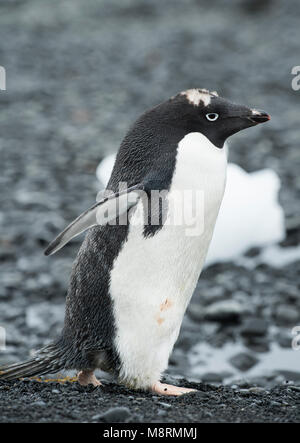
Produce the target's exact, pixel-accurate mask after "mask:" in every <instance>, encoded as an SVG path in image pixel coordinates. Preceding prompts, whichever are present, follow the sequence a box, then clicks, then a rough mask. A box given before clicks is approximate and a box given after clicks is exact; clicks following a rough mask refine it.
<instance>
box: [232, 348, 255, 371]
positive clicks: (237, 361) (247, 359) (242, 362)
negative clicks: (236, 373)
mask: <svg viewBox="0 0 300 443" xmlns="http://www.w3.org/2000/svg"><path fill="white" fill-rule="evenodd" d="M229 362H230V363H231V364H232V366H234V367H235V368H237V369H239V370H240V371H243V372H246V371H248V370H249V369H251V368H252V367H253V366H255V365H256V364H257V363H258V362H259V360H258V358H256V357H254V356H253V355H251V354H247V353H246V352H240V353H239V354H236V355H235V356H233V357H231V358H230V359H229Z"/></svg>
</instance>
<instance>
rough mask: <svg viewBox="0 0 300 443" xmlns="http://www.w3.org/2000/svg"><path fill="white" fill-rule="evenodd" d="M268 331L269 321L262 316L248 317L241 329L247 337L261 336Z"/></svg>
mask: <svg viewBox="0 0 300 443" xmlns="http://www.w3.org/2000/svg"><path fill="white" fill-rule="evenodd" d="M267 332H268V323H267V321H266V320H264V319H262V318H248V319H246V321H245V324H244V325H243V327H242V329H241V334H242V335H243V336H245V337H253V336H261V335H265V334H266V333H267Z"/></svg>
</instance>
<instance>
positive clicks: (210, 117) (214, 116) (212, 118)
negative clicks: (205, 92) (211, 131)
mask: <svg viewBox="0 0 300 443" xmlns="http://www.w3.org/2000/svg"><path fill="white" fill-rule="evenodd" d="M205 117H206V118H207V120H209V121H210V122H215V121H216V120H218V118H219V114H216V113H215V112H210V113H209V114H206V115H205Z"/></svg>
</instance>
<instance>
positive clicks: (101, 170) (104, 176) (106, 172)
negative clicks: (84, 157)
mask: <svg viewBox="0 0 300 443" xmlns="http://www.w3.org/2000/svg"><path fill="white" fill-rule="evenodd" d="M115 160H116V155H115V154H110V155H108V156H107V157H105V158H104V159H103V160H102V161H101V162H100V163H99V165H98V167H97V169H96V176H97V179H98V180H99V182H100V183H101V184H102V186H103V187H105V186H106V185H107V183H108V180H109V178H110V175H111V172H112V170H113V167H114V163H115Z"/></svg>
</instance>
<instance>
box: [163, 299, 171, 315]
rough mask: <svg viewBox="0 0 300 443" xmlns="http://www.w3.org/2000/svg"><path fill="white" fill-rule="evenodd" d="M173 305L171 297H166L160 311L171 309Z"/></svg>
mask: <svg viewBox="0 0 300 443" xmlns="http://www.w3.org/2000/svg"><path fill="white" fill-rule="evenodd" d="M172 306H173V302H171V300H169V299H167V298H166V299H165V301H164V302H163V303H162V304H161V305H160V311H161V312H162V311H166V310H167V309H170V308H171V307H172Z"/></svg>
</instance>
